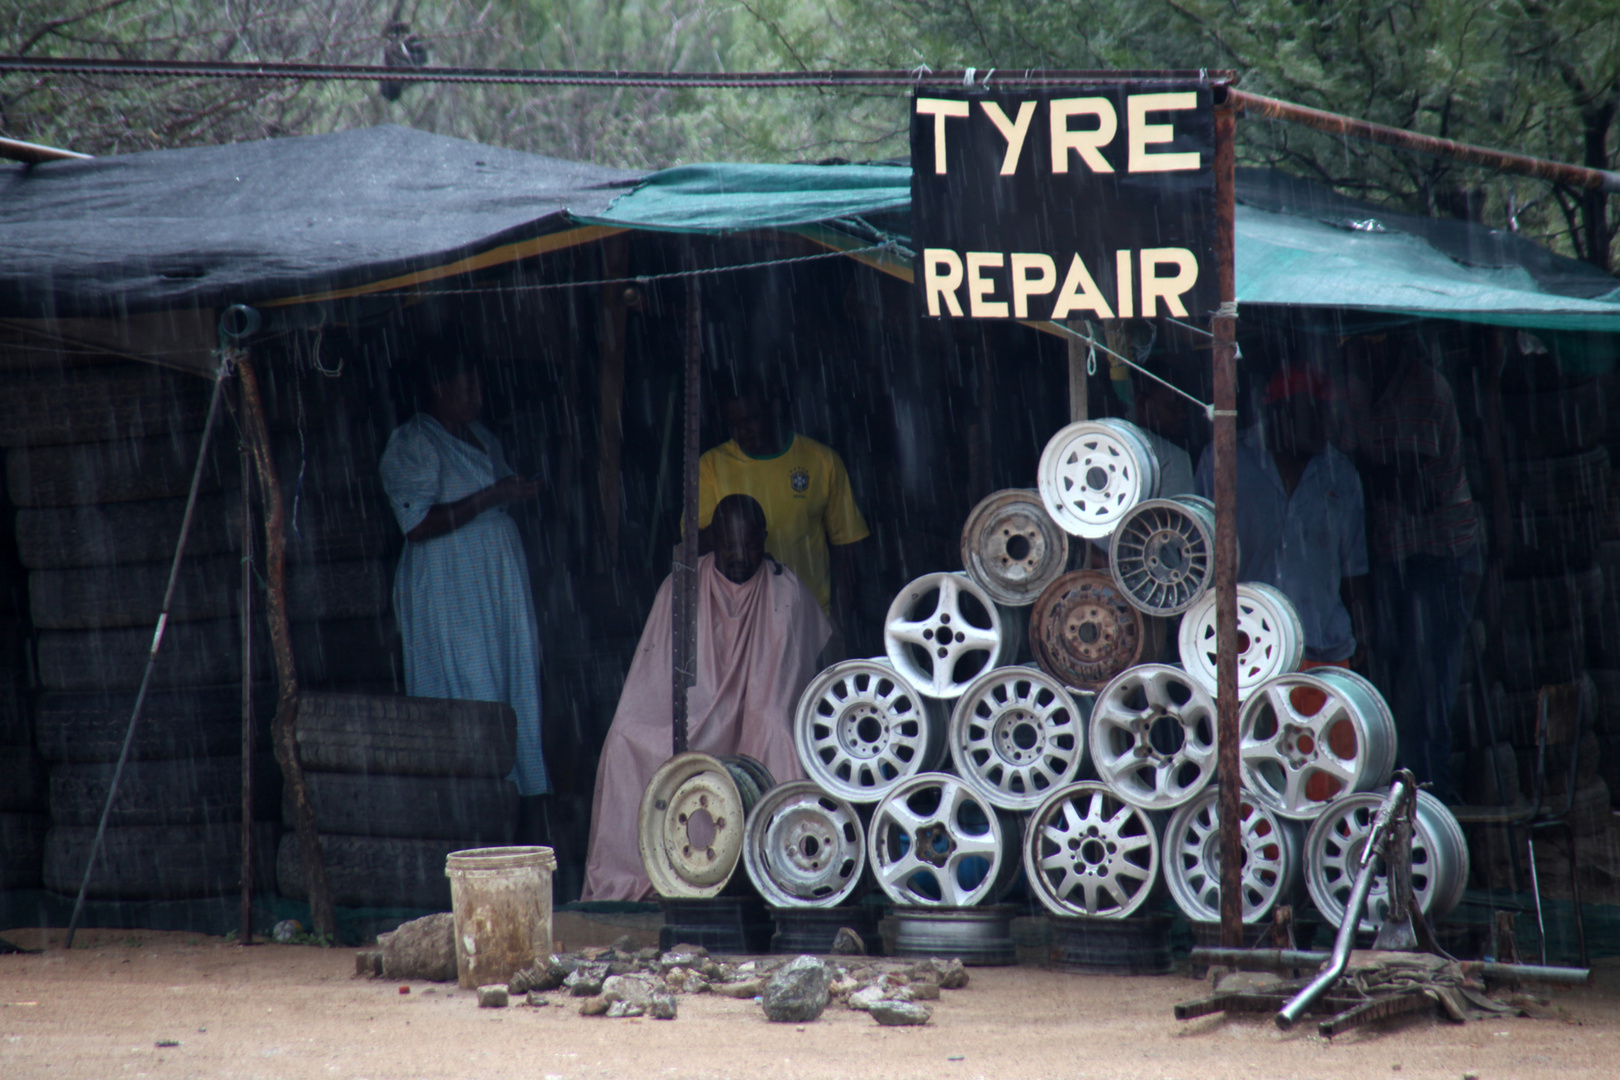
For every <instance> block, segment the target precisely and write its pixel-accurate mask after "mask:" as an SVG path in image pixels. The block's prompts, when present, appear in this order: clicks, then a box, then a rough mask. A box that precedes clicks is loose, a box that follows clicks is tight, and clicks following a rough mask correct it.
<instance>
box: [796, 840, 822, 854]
mask: <svg viewBox="0 0 1620 1080" xmlns="http://www.w3.org/2000/svg"><path fill="white" fill-rule="evenodd" d="M820 850H821V841H820V840H817V839H816V838H815V837H813V836H807V837H805V838H804V839H803V840H801V841H799V852H800V854H802V855H803V856H804V857H805V858H807V859H813V858H815V857H816V853H817V852H819V851H820Z"/></svg>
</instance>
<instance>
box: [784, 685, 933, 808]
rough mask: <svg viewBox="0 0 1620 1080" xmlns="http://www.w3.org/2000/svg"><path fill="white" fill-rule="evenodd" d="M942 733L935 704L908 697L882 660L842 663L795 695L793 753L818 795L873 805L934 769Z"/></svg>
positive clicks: (914, 694)
mask: <svg viewBox="0 0 1620 1080" xmlns="http://www.w3.org/2000/svg"><path fill="white" fill-rule="evenodd" d="M945 725H946V721H945V717H944V715H943V710H942V709H941V707H940V704H939V703H938V702H937V701H934V700H932V699H929V698H925V697H923V696H922V695H921V694H919V693H917V692H916V691H915V690H913V689H912V688H911V686H910V684H909V683H907V682H906V681H905V680H904V679H902V678H901V677H900V676H899V674H898V673H897V672H896V671H895V670H894V668H893V667H892V666H891V665H890V664H889V662H888V661H887V660H885V659H883V658H882V657H874V658H873V659H870V660H845V661H844V662H843V663H839V664H834V665H833V666H832V667H830V668H827V669H826V670H825V671H823V672H821V674H819V675H817V676H816V677H815V678H814V679H811V680H810V685H809V686H807V687H805V688H804V693H803V694H801V695H799V707H798V709H797V710H796V711H795V713H794V716H793V747H794V749H795V750H796V751H797V752H798V757H799V764H801V765H803V766H804V771H805V772H806V773H807V774H809V777H810V779H812V780H814V781H815V782H816V783H817V784H819V785H820V786H821V787H822V788H823V789H825V790H827V791H830V792H832V793H833V794H834V795H837V796H839V797H840V798H844V799H848V800H849V801H850V802H853V803H873V802H877V801H878V800H879V799H881V798H883V796H885V795H887V794H888V793H889V792H890V791H891V790H892V789H893V788H894V786H895V785H896V784H898V783H900V782H902V781H904V780H906V779H907V778H909V777H912V776H915V775H916V774H917V773H921V772H928V771H929V770H931V769H934V768H937V767H938V766H939V763H940V761H941V760H942V759H943V757H944V754H945Z"/></svg>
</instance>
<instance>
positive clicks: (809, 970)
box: [762, 956, 832, 1024]
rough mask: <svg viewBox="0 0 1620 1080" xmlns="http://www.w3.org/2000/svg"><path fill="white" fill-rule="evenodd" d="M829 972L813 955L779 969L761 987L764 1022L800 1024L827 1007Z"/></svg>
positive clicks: (830, 976)
mask: <svg viewBox="0 0 1620 1080" xmlns="http://www.w3.org/2000/svg"><path fill="white" fill-rule="evenodd" d="M831 983H832V972H831V971H829V970H828V969H827V965H826V964H824V963H822V962H821V961H820V960H817V959H816V958H815V957H813V956H801V957H799V958H797V959H796V960H794V961H792V962H791V963H789V964H788V965H787V966H785V967H783V968H780V969H778V970H777V971H776V973H775V974H773V975H772V976H771V980H770V982H768V983H766V984H765V995H764V1001H763V1002H762V1004H763V1006H764V1008H765V1019H767V1020H771V1021H773V1022H775V1023H779V1024H803V1023H807V1022H809V1021H811V1020H814V1019H816V1018H817V1017H819V1016H820V1015H821V1013H822V1010H823V1009H825V1008H826V1007H827V999H828V997H829V994H828V986H829V985H830V984H831Z"/></svg>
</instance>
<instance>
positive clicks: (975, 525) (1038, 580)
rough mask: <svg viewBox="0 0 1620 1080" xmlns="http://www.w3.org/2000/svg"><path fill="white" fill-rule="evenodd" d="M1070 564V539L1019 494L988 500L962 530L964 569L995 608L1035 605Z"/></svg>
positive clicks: (1028, 494) (1026, 494)
mask: <svg viewBox="0 0 1620 1080" xmlns="http://www.w3.org/2000/svg"><path fill="white" fill-rule="evenodd" d="M1068 562H1069V534H1068V533H1066V532H1064V531H1063V529H1061V528H1060V527H1059V526H1058V524H1057V522H1055V521H1053V520H1052V516H1051V515H1050V514H1048V513H1047V512H1046V507H1044V506H1043V505H1041V498H1040V493H1039V492H1036V491H1028V490H1023V489H1018V488H1014V489H1009V490H1006V491H997V492H994V493H992V494H990V495H987V496H986V497H985V498H984V499H982V500H981V501H980V502H979V505H977V506H975V507H974V508H973V512H972V513H970V514H969V515H968V519H967V523H966V524H965V525H963V526H962V568H963V569H964V570H966V571H967V574H968V576H969V577H970V578H972V579H973V580H974V581H975V582H976V583H977V584H978V585H979V587H980V588H982V589H983V590H984V591H985V592H986V593H988V594H990V596H991V598H992V599H994V600H995V601H996V603H998V604H1006V605H1008V606H1010V607H1023V606H1025V605H1027V604H1033V603H1034V602H1035V598H1036V597H1038V596H1040V595H1041V590H1042V589H1044V588H1046V586H1048V585H1050V584H1051V583H1052V581H1053V579H1054V578H1056V577H1057V576H1058V575H1059V574H1061V573H1063V571H1064V569H1065V568H1066V567H1067V566H1068Z"/></svg>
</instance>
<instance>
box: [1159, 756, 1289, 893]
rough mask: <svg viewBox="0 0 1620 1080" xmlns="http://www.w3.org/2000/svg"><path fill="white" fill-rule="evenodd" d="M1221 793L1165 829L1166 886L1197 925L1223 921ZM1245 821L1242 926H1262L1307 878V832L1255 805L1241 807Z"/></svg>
mask: <svg viewBox="0 0 1620 1080" xmlns="http://www.w3.org/2000/svg"><path fill="white" fill-rule="evenodd" d="M1219 794H1220V793H1219V792H1218V791H1217V790H1216V789H1215V788H1213V787H1210V788H1206V789H1205V790H1204V792H1203V794H1201V795H1199V796H1198V798H1196V799H1194V800H1192V801H1191V802H1189V803H1187V804H1186V805H1185V806H1183V807H1181V809H1179V810H1177V811H1176V812H1175V813H1174V814H1171V815H1170V822H1169V824H1168V825H1166V826H1165V829H1164V883H1165V885H1166V886H1168V887H1169V889H1170V895H1171V897H1173V898H1174V899H1175V902H1176V906H1177V907H1179V908H1181V910H1182V911H1183V912H1184V913H1185V914H1186V916H1187V918H1189V919H1191V920H1193V921H1194V922H1206V923H1209V922H1220V920H1221V836H1220V818H1219V816H1218V813H1217V801H1218V796H1219ZM1238 812H1239V815H1240V817H1241V818H1242V821H1243V829H1242V840H1243V876H1242V878H1241V881H1242V891H1243V921H1244V922H1247V923H1253V922H1260V921H1261V920H1262V919H1264V918H1265V917H1266V916H1267V915H1268V914H1270V912H1271V909H1272V908H1273V907H1275V906H1276V905H1277V904H1278V903H1279V902H1282V903H1288V902H1291V901H1292V899H1293V898H1294V896H1295V895H1296V894H1297V893H1298V892H1299V884H1300V880H1301V878H1302V877H1303V876H1304V872H1305V859H1304V856H1303V852H1302V850H1301V833H1303V831H1304V827H1303V826H1302V825H1300V823H1299V822H1297V821H1289V820H1287V819H1286V818H1282V817H1279V816H1277V815H1276V814H1274V813H1272V812H1271V811H1270V810H1268V809H1266V808H1265V807H1264V806H1261V805H1260V804H1259V803H1257V802H1255V800H1253V799H1250V798H1245V799H1243V800H1242V801H1241V802H1240V803H1239V810H1238Z"/></svg>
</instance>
